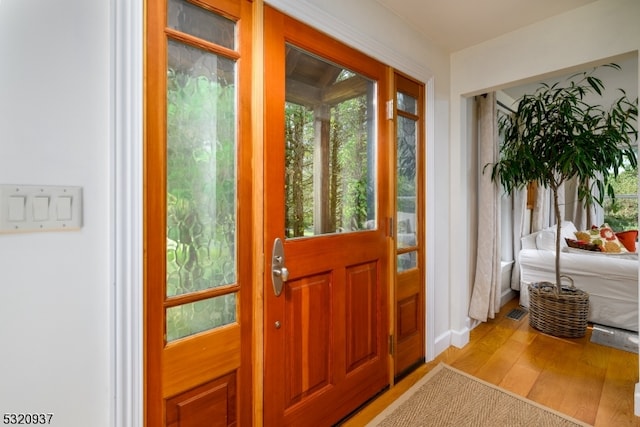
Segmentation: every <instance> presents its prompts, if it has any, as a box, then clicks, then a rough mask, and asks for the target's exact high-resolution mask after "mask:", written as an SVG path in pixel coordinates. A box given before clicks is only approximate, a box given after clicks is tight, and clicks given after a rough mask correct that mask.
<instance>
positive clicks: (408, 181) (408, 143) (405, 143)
mask: <svg viewBox="0 0 640 427" xmlns="http://www.w3.org/2000/svg"><path fill="white" fill-rule="evenodd" d="M397 125H398V134H397V144H398V153H397V159H398V164H397V174H396V175H397V183H396V185H397V194H398V200H397V209H398V211H397V247H398V248H399V249H400V248H407V247H414V246H417V242H416V236H417V233H418V222H417V220H416V219H417V204H416V201H417V200H418V199H417V197H418V188H417V185H418V184H417V178H416V177H417V173H416V172H417V171H416V167H417V158H416V148H417V147H416V144H417V122H416V121H415V120H413V119H409V118H406V117H403V116H398V120H397Z"/></svg>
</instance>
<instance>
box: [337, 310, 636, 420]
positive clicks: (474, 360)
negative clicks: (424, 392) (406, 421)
mask: <svg viewBox="0 0 640 427" xmlns="http://www.w3.org/2000/svg"><path fill="white" fill-rule="evenodd" d="M517 306H518V304H517V300H512V301H510V302H509V303H507V304H506V305H505V306H504V307H503V309H502V310H501V311H500V313H499V314H498V315H496V318H495V319H493V320H490V321H489V322H487V323H483V324H480V325H479V326H477V327H476V328H474V329H473V330H472V331H471V336H470V342H469V344H468V345H467V346H465V347H464V348H462V349H458V348H455V347H450V348H449V349H447V350H445V351H444V352H443V353H442V354H440V355H439V356H438V357H437V358H436V359H435V360H433V361H431V362H428V363H426V364H424V365H422V366H420V367H419V368H418V369H416V371H414V372H413V373H412V374H410V375H409V376H407V377H406V378H405V379H403V380H402V381H400V382H399V383H398V384H396V386H395V387H393V388H391V389H389V390H388V391H386V392H385V393H384V394H382V395H380V396H379V397H378V398H377V399H375V400H374V401H373V402H371V403H370V404H369V405H368V406H366V407H364V408H363V409H362V410H361V411H359V412H358V413H357V414H355V415H354V416H353V417H351V418H350V419H349V420H347V421H346V422H345V423H344V424H343V427H355V426H363V425H365V424H366V423H367V422H368V421H370V420H371V419H373V418H374V417H375V416H376V415H377V414H378V413H379V412H381V411H382V410H383V409H384V408H385V407H386V406H387V405H389V404H390V403H391V402H393V400H395V399H396V398H397V397H398V396H400V395H401V394H402V393H403V392H404V391H405V390H407V389H408V388H409V387H411V385H413V384H414V383H415V382H416V381H417V380H418V379H420V378H421V377H422V376H423V375H424V374H426V373H427V372H429V371H430V370H431V369H432V368H433V367H435V366H436V365H437V364H438V363H440V362H444V363H447V364H448V365H450V366H453V367H455V368H457V369H460V370H462V371H465V372H467V373H469V374H472V375H474V376H476V377H478V378H482V379H483V380H485V381H488V382H491V383H493V384H496V385H498V386H500V387H502V388H505V389H507V390H510V391H512V392H514V393H517V394H519V395H521V396H525V397H527V398H528V399H531V400H533V401H536V402H538V403H540V404H542V405H545V406H547V407H549V408H553V409H555V410H557V411H560V412H562V413H564V414H567V415H569V416H572V417H574V418H577V419H579V420H581V421H584V422H586V423H588V424H592V425H594V426H598V427H600V426H601V427H620V426H640V418H638V417H636V416H634V414H633V405H634V402H633V400H634V388H635V384H636V383H637V382H638V355H637V354H635V353H629V352H626V351H621V350H616V349H613V348H610V347H605V346H601V345H597V344H593V343H591V342H590V337H591V326H590V327H589V330H588V331H587V335H586V336H585V337H584V338H577V339H562V338H556V337H552V336H549V335H545V334H542V333H540V332H537V331H536V330H535V329H533V328H531V327H530V326H529V318H528V315H527V316H525V317H524V318H522V319H521V320H519V321H515V320H511V319H508V318H506V315H507V313H508V312H509V311H510V310H511V309H512V308H514V307H517Z"/></svg>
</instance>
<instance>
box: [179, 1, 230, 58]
mask: <svg viewBox="0 0 640 427" xmlns="http://www.w3.org/2000/svg"><path fill="white" fill-rule="evenodd" d="M167 20H168V26H169V28H173V29H174V30H178V31H180V32H183V33H186V34H191V35H192V36H195V37H198V38H201V39H203V40H206V41H208V42H211V43H215V44H217V45H220V46H222V47H226V48H227V49H234V48H235V44H236V36H235V28H236V25H235V22H233V21H231V20H230V19H227V18H225V17H222V16H220V15H216V14H214V13H211V12H209V11H207V10H205V9H202V8H200V7H198V6H196V5H193V4H191V3H188V2H186V1H185V0H169V2H168V11H167Z"/></svg>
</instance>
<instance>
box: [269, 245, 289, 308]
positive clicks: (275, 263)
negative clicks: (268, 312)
mask: <svg viewBox="0 0 640 427" xmlns="http://www.w3.org/2000/svg"><path fill="white" fill-rule="evenodd" d="M287 280H289V270H287V267H285V266H284V246H283V244H282V240H280V238H279V237H277V238H276V240H274V242H273V254H272V257H271V282H272V283H273V293H274V294H275V295H276V296H277V297H279V296H280V294H281V293H282V287H283V286H284V282H286V281H287Z"/></svg>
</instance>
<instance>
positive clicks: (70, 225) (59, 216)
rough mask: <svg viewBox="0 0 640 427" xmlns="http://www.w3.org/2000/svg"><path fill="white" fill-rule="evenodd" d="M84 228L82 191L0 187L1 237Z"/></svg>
mask: <svg viewBox="0 0 640 427" xmlns="http://www.w3.org/2000/svg"><path fill="white" fill-rule="evenodd" d="M81 227H82V187H75V186H51V185H11V184H0V233H28V232H36V231H73V230H79V229H80V228H81Z"/></svg>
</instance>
